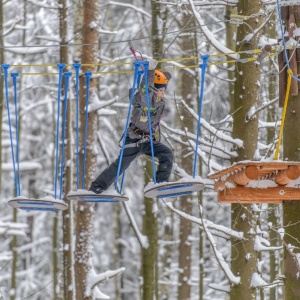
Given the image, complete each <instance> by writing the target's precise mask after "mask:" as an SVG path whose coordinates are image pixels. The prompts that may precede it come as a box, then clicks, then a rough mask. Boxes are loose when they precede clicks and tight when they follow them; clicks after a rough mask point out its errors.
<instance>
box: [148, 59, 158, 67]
mask: <svg viewBox="0 0 300 300" xmlns="http://www.w3.org/2000/svg"><path fill="white" fill-rule="evenodd" d="M147 60H148V62H149V67H148V70H154V69H155V68H156V66H157V60H156V59H154V58H149V59H147Z"/></svg>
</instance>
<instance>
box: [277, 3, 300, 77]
mask: <svg viewBox="0 0 300 300" xmlns="http://www.w3.org/2000/svg"><path fill="white" fill-rule="evenodd" d="M276 4H277V13H278V18H279V26H280V32H281V41H282V45H283V53H284V57H285V61H286V66H287V69H291V66H290V62H289V58H288V54H287V46H286V42H285V39H284V30H283V24H282V17H281V7H280V2H279V0H276ZM291 77H292V78H293V79H295V80H297V81H300V78H298V77H296V76H295V75H293V73H291Z"/></svg>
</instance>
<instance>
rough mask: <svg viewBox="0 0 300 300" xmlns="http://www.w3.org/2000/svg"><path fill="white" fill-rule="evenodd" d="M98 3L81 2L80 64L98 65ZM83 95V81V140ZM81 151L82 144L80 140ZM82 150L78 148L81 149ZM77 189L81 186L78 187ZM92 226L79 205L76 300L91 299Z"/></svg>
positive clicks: (91, 165) (90, 156)
mask: <svg viewBox="0 0 300 300" xmlns="http://www.w3.org/2000/svg"><path fill="white" fill-rule="evenodd" d="M99 5H100V3H99V1H97V0H84V1H83V29H82V43H83V44H84V45H85V46H83V48H82V64H96V63H98V55H97V54H98V51H99V49H98V45H97V43H98V41H99V32H98V27H95V26H90V25H91V24H93V23H94V24H98V20H99V13H100V11H99ZM82 70H83V71H84V72H86V71H92V72H93V71H96V66H83V67H82ZM96 90H97V89H96V79H94V78H91V82H90V96H91V97H92V93H96ZM85 95H86V84H85V78H84V77H83V76H81V78H80V95H79V101H80V105H79V106H80V107H79V111H80V112H81V113H80V128H79V131H80V136H81V139H82V138H83V136H84V123H85ZM96 117H97V114H96V112H91V113H89V122H88V136H87V148H86V172H85V183H84V187H85V188H86V189H87V188H88V187H89V185H90V184H91V182H92V180H93V177H94V173H95V165H96V157H95V154H94V153H93V151H92V148H93V147H92V145H93V143H95V140H96V139H95V138H96V136H95V128H96V125H97V119H96ZM80 144H81V147H83V141H82V140H81V143H80ZM81 149H82V148H81ZM82 164H83V155H82V154H81V155H80V169H82ZM80 186H81V185H80ZM93 226H94V209H93V204H85V203H80V204H79V205H78V210H77V211H76V250H75V281H76V299H77V300H82V299H85V300H90V299H92V296H86V295H85V291H86V287H87V279H88V274H89V271H90V268H91V265H90V258H91V256H92V253H91V251H92V249H91V245H92V240H93Z"/></svg>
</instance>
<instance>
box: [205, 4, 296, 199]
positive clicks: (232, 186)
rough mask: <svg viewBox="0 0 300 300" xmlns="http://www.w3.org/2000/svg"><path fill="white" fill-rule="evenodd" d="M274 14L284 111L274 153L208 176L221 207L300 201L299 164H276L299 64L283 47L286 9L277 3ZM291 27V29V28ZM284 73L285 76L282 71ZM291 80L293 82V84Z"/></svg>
mask: <svg viewBox="0 0 300 300" xmlns="http://www.w3.org/2000/svg"><path fill="white" fill-rule="evenodd" d="M276 2H277V10H278V16H279V22H280V30H281V42H282V45H283V48H282V52H281V53H280V54H279V56H278V62H279V67H280V70H281V72H280V75H279V90H280V96H279V99H280V100H279V106H281V107H283V110H282V118H281V124H280V130H279V136H278V142H277V146H276V149H275V154H274V161H244V162H243V161H242V162H238V163H236V164H234V165H232V166H230V167H228V168H226V169H224V170H222V171H219V172H216V173H214V174H211V175H210V176H209V178H210V179H214V180H215V181H216V182H215V185H214V189H215V191H216V192H217V193H218V199H219V201H220V202H223V203H277V204H280V203H281V202H282V201H284V200H299V199H300V189H299V188H300V181H299V177H300V162H292V161H279V152H280V145H281V139H282V135H283V128H284V123H285V117H286V111H287V106H288V100H289V96H290V95H293V96H295V95H298V83H297V82H298V81H300V80H299V78H298V77H297V74H298V72H297V61H299V57H300V56H299V54H300V53H299V54H298V53H297V51H298V49H297V48H296V46H294V50H295V51H292V50H289V47H287V45H286V40H285V34H284V30H283V22H282V18H281V12H286V10H287V9H289V8H288V6H285V7H284V8H281V7H280V3H279V1H278V0H277V1H276ZM296 12H297V14H296V18H297V19H300V11H299V10H297V11H296ZM285 21H289V23H290V26H288V28H289V30H288V35H287V38H292V37H293V32H294V30H295V15H294V14H292V15H291V16H290V18H289V20H288V18H287V17H285ZM293 26H294V27H293ZM284 69H286V73H285V72H283V71H282V70H284ZM293 79H294V80H293Z"/></svg>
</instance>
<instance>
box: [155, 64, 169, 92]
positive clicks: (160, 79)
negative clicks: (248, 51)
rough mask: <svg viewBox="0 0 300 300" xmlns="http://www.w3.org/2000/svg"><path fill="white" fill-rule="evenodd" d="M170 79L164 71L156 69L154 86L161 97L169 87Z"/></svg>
mask: <svg viewBox="0 0 300 300" xmlns="http://www.w3.org/2000/svg"><path fill="white" fill-rule="evenodd" d="M167 85H168V79H167V77H166V75H165V74H164V73H163V72H160V71H158V70H155V74H154V87H155V89H156V95H157V97H159V98H163V97H164V95H165V91H166V89H167Z"/></svg>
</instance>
